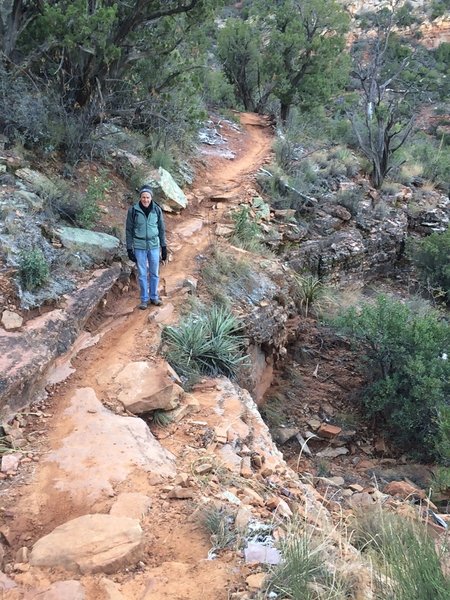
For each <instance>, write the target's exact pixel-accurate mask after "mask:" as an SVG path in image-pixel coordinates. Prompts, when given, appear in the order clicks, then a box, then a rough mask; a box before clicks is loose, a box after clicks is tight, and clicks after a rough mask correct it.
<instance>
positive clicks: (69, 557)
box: [0, 115, 279, 600]
mask: <svg viewBox="0 0 450 600" xmlns="http://www.w3.org/2000/svg"><path fill="white" fill-rule="evenodd" d="M241 123H242V126H243V128H242V129H241V130H240V131H239V130H238V129H237V128H232V127H230V128H229V129H228V131H226V135H227V138H228V147H229V148H231V149H232V151H233V153H234V154H235V158H234V159H233V160H229V158H222V157H220V156H218V155H217V154H216V155H215V154H214V153H213V152H209V153H208V154H207V155H205V157H204V165H205V167H204V172H203V174H202V175H201V176H200V177H199V178H198V179H197V181H198V182H199V183H198V186H197V187H194V188H193V189H192V190H191V193H190V198H191V204H190V208H189V209H188V210H187V211H185V212H184V213H183V214H181V215H179V216H170V217H169V218H168V219H167V229H168V231H169V248H170V251H171V254H172V256H171V261H170V262H169V263H168V264H167V265H165V266H164V267H163V268H162V273H161V283H162V285H163V294H162V296H163V299H164V305H163V306H162V307H160V308H155V307H153V308H152V309H150V310H149V311H145V312H144V311H138V310H136V309H135V307H136V303H137V293H136V290H135V289H134V290H129V291H128V293H125V294H123V295H121V296H119V297H115V298H111V299H110V300H109V301H108V300H106V304H105V306H104V307H103V310H104V314H107V315H109V319H108V320H106V321H104V324H103V325H102V324H101V320H100V319H99V322H100V325H99V326H98V327H96V328H95V331H93V332H92V333H91V334H88V333H84V334H83V335H82V336H81V338H82V339H81V340H79V342H78V347H80V346H81V347H83V345H87V346H90V347H88V348H85V349H83V350H82V351H80V352H79V353H78V355H76V356H73V352H72V356H70V355H67V356H65V357H63V358H62V359H60V360H59V361H58V363H57V364H56V366H55V369H54V370H53V373H52V374H51V376H50V377H49V385H48V387H47V389H48V391H49V396H48V397H47V398H46V399H45V400H44V401H42V402H40V403H39V404H37V405H32V407H31V408H30V409H29V412H28V413H27V412H24V413H21V416H20V419H18V418H16V420H15V421H14V424H13V427H17V429H19V428H20V430H21V434H20V435H21V436H23V439H24V442H25V441H26V443H24V444H23V445H22V446H21V448H20V452H18V453H16V454H14V455H13V457H12V458H11V464H10V465H9V467H8V468H9V470H8V469H3V473H2V477H3V481H2V482H0V485H1V489H0V517H1V527H0V532H1V535H2V540H1V541H2V545H1V549H2V553H3V554H4V562H3V564H4V571H5V574H0V590H1V591H0V596H1V597H2V598H5V600H6V599H7V600H11V599H13V600H21V599H30V600H31V599H38V598H39V599H48V600H50V599H56V598H58V600H63V599H64V600H75V599H77V600H82V599H85V600H102V599H109V600H120V599H122V598H123V599H130V600H132V599H138V600H145V599H147V598H152V600H159V599H161V600H162V599H174V600H175V599H180V600H181V599H186V600H188V599H191V600H197V599H199V598H202V599H203V600H208V599H211V600H213V599H214V600H220V599H221V598H223V599H225V598H228V597H229V593H230V590H236V589H239V586H240V584H241V582H242V581H243V577H244V575H245V572H244V571H242V570H241V569H239V568H238V565H237V558H236V555H235V554H234V553H230V554H229V555H227V554H226V553H225V554H223V555H222V556H221V558H220V560H207V558H208V552H209V551H210V549H211V546H212V544H211V540H210V536H209V534H208V532H207V531H206V530H205V528H204V527H202V526H201V524H200V521H199V518H197V517H196V516H195V513H196V511H197V512H198V506H199V504H201V502H202V501H205V497H206V496H209V497H213V496H214V495H215V496H217V497H219V495H220V493H221V485H222V482H221V481H220V480H219V477H218V475H217V474H216V464H215V463H214V462H213V459H211V457H209V454H208V451H207V450H206V448H208V447H209V448H210V449H211V440H210V439H209V440H208V435H209V436H210V438H211V432H213V433H212V437H213V438H214V431H215V435H216V438H217V439H219V437H220V436H219V433H220V432H219V433H218V431H217V429H218V428H220V427H222V428H223V430H224V432H225V433H224V434H223V435H225V438H226V436H227V428H229V426H230V423H231V420H232V421H233V429H234V430H235V431H239V427H240V428H241V429H245V428H247V429H248V428H249V427H251V419H252V416H251V415H250V413H251V412H252V410H253V409H252V406H251V403H252V401H251V400H250V399H249V397H248V398H247V396H246V397H245V398H244V399H242V398H239V397H238V396H239V391H236V390H235V389H234V388H233V386H231V384H229V383H228V382H227V381H226V380H217V381H212V382H207V383H206V384H204V385H203V386H201V385H200V386H198V389H196V390H194V392H193V395H190V396H189V397H188V396H186V398H185V399H184V402H182V404H181V407H179V410H180V409H181V410H180V415H179V420H178V421H176V420H175V421H174V422H173V423H172V424H171V425H170V426H169V427H167V428H164V429H163V428H161V429H158V428H155V427H154V426H152V431H153V433H154V434H155V435H153V434H152V433H151V432H150V430H149V428H148V426H147V424H146V423H145V422H144V421H143V420H142V419H139V418H136V417H134V416H133V415H132V413H131V412H128V411H127V410H125V409H124V408H123V406H124V405H125V406H126V405H127V404H126V400H127V398H128V397H129V395H130V390H131V389H132V388H133V386H134V385H137V384H138V382H139V379H140V378H141V377H144V380H145V374H142V372H141V371H140V370H139V369H141V370H142V369H144V370H145V369H152V368H154V369H160V370H161V369H164V368H166V367H165V366H164V365H162V361H161V359H160V358H158V356H157V349H158V347H159V342H160V332H161V324H166V323H170V322H172V321H174V320H176V318H177V314H178V313H179V310H180V309H181V308H182V307H183V305H184V304H185V301H186V292H187V289H186V287H183V286H184V283H185V282H186V280H187V279H189V277H191V278H192V277H195V271H196V268H197V263H196V257H198V256H199V255H200V254H201V253H202V251H203V250H204V249H205V248H206V247H207V246H208V245H209V244H210V243H211V241H212V239H213V238H214V228H215V227H216V225H217V223H220V220H221V218H222V215H223V213H224V211H225V207H229V205H230V202H233V200H234V199H235V200H236V201H238V200H244V199H245V198H246V197H248V196H250V195H251V194H254V190H253V180H254V174H255V173H256V172H257V170H258V168H259V167H260V166H261V164H263V163H264V162H265V161H266V160H267V158H268V155H269V152H270V145H271V133H270V129H269V128H268V123H267V122H266V121H265V120H264V119H262V118H259V117H257V116H254V115H243V116H242V120H241ZM195 199H197V203H195ZM215 199H217V201H216V200H215ZM223 199H226V201H225V202H223V201H222V200H223ZM94 321H95V320H94ZM94 321H93V322H92V323H91V328H93V327H94V326H95V325H96V323H95V322H94ZM95 342H96V343H95ZM70 371H72V374H71V375H70V377H69V378H68V379H66V380H65V381H63V382H60V383H55V382H58V381H59V380H60V379H61V378H62V377H63V376H64V374H65V375H66V374H67V373H69V372H70ZM155 372H156V371H155ZM159 372H160V371H159ZM61 374H63V375H61ZM171 376H172V378H173V377H174V374H173V373H172V374H171ZM150 380H151V377H150V378H149V381H150ZM172 383H173V382H172ZM171 385H172V384H171ZM173 388H174V389H175V388H177V390H179V388H178V386H176V384H173ZM178 393H180V392H178ZM120 399H121V400H122V402H120ZM219 406H220V409H219ZM244 412H246V417H245V419H243V420H241V418H240V417H242V416H243V413H244ZM181 413H182V414H181ZM182 416H183V417H184V418H183V419H181V417H182ZM258 416H259V415H258ZM227 418H228V421H227ZM255 419H256V421H257V422H256V425H255V427H260V428H262V429H263V427H262V425H261V423H262V422H261V423H260V422H259V421H258V419H257V418H256V417H255ZM244 421H246V422H244ZM247 433H248V432H247ZM262 435H263V436H264V435H265V432H264V431H263V433H262ZM223 441H225V440H222V442H223ZM213 446H214V447H213V450H214V449H215V448H216V446H217V443H216V444H215V445H214V444H213ZM213 454H214V453H213ZM273 455H274V457H276V460H278V459H279V457H278V454H277V451H276V449H275V448H273ZM234 456H235V455H234ZM233 459H234V457H233V456H232V455H231V453H230V460H231V461H232V460H233ZM239 460H241V459H239ZM274 460H275V459H274ZM14 461H15V462H14ZM266 465H267V467H268V468H270V461H267V462H266ZM242 469H243V466H242V465H239V468H238V469H237V475H236V477H241V473H240V471H241V470H242ZM208 475H209V476H208ZM230 477H231V476H230ZM231 484H232V482H227V485H228V486H230V485H231ZM248 488H249V489H248V490H247V492H246V494H247V495H248V496H249V499H248V502H249V503H251V502H253V503H258V502H260V498H258V494H257V492H256V491H255V490H254V488H255V485H251V484H250V483H249V485H248ZM235 491H236V490H235ZM252 494H253V497H252Z"/></svg>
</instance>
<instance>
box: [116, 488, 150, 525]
mask: <svg viewBox="0 0 450 600" xmlns="http://www.w3.org/2000/svg"><path fill="white" fill-rule="evenodd" d="M151 505H152V500H151V498H149V497H148V496H146V495H145V494H140V493H139V492H124V493H123V494H119V496H118V497H117V500H116V501H115V503H114V504H113V505H112V507H111V510H110V511H109V514H110V515H113V516H114V517H129V518H130V519H138V520H140V519H142V517H143V516H144V515H146V514H147V513H148V511H149V510H150V507H151Z"/></svg>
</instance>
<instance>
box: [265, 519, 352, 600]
mask: <svg viewBox="0 0 450 600" xmlns="http://www.w3.org/2000/svg"><path fill="white" fill-rule="evenodd" d="M331 544H332V542H331V540H326V539H321V538H320V537H319V536H318V535H316V533H315V532H314V530H313V529H311V530H308V529H307V528H306V527H299V526H298V525H297V524H295V523H294V525H293V526H292V527H291V530H290V531H288V532H287V534H286V536H285V537H284V538H283V541H282V543H281V545H280V552H281V555H282V557H283V561H282V562H281V563H280V564H279V565H278V566H277V567H275V568H274V569H273V571H272V575H271V577H270V581H269V585H268V590H270V591H272V592H275V593H276V594H278V595H279V596H278V595H277V598H278V597H280V598H283V599H284V598H286V599H288V598H289V599H291V600H341V599H343V598H348V597H350V596H349V595H348V592H349V589H348V586H347V585H346V583H345V582H344V580H343V578H341V577H339V575H337V574H336V572H333V573H332V572H331V571H330V570H329V568H328V567H327V565H328V564H329V562H330V559H329V546H330V545H331Z"/></svg>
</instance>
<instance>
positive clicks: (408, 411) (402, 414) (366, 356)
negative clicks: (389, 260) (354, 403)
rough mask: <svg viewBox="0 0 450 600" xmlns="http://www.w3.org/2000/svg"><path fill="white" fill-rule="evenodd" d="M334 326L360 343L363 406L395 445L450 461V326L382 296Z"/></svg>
mask: <svg viewBox="0 0 450 600" xmlns="http://www.w3.org/2000/svg"><path fill="white" fill-rule="evenodd" d="M334 324H335V326H336V327H337V328H338V329H340V330H341V331H344V332H346V333H348V334H349V335H350V336H352V338H353V339H354V340H355V341H356V342H357V345H358V346H359V347H360V350H361V352H362V360H363V361H364V363H365V365H366V367H367V377H368V385H367V388H366V389H365V390H364V391H363V394H362V405H363V408H364V410H365V413H366V414H367V416H369V417H374V418H376V419H377V421H378V423H380V424H381V423H383V429H384V431H385V433H386V435H387V436H388V437H389V438H390V439H391V442H392V443H393V444H394V445H396V446H397V447H398V448H399V449H400V450H402V451H406V452H409V453H410V454H412V455H414V456H417V457H419V458H422V459H426V460H429V459H438V460H440V461H443V462H447V461H449V460H450V454H447V452H446V450H445V449H446V448H447V447H448V442H449V440H448V439H446V437H447V435H448V431H447V430H446V429H445V427H443V424H442V422H441V418H440V415H441V412H442V411H443V410H445V409H446V408H448V406H449V404H448V402H449V397H450V361H448V360H446V353H447V352H448V349H449V347H450V335H449V325H448V323H447V322H446V321H445V320H443V319H441V318H440V315H439V314H437V313H435V312H433V311H431V310H430V311H429V312H428V313H426V314H420V313H419V314H416V313H415V312H413V311H412V310H411V309H410V308H409V307H408V306H406V305H404V304H402V303H401V302H399V301H396V300H393V299H389V298H387V297H385V296H379V297H378V298H377V300H376V302H375V303H374V304H365V305H363V306H362V307H360V308H358V309H357V308H354V307H353V308H351V309H349V310H347V311H346V312H344V313H343V314H342V315H341V316H340V317H338V318H337V319H335V321H334Z"/></svg>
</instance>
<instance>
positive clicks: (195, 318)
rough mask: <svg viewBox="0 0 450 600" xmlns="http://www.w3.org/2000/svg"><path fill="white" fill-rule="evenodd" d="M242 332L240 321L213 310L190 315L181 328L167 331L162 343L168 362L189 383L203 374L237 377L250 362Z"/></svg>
mask: <svg viewBox="0 0 450 600" xmlns="http://www.w3.org/2000/svg"><path fill="white" fill-rule="evenodd" d="M240 332H241V326H240V324H239V322H238V320H237V319H236V317H234V316H233V315H232V314H231V313H230V312H229V311H228V310H227V309H225V308H218V307H217V306H212V308H211V309H210V310H209V311H203V312H194V313H192V314H190V315H188V316H187V317H186V319H185V320H184V321H183V322H182V323H181V324H180V325H179V326H178V327H171V326H167V327H165V328H164V330H163V332H162V339H163V341H164V343H165V345H166V352H165V354H166V357H167V359H168V361H169V362H170V364H171V365H172V366H173V368H174V369H175V370H176V371H177V372H178V373H179V374H180V375H182V376H184V377H185V378H187V379H188V380H190V379H191V378H195V376H198V375H202V374H203V375H213V376H215V375H219V374H222V375H225V376H227V377H234V376H235V375H236V374H237V370H238V368H239V367H240V366H241V365H242V364H243V362H244V361H245V359H246V357H245V356H243V342H244V340H243V338H242V336H241V335H240Z"/></svg>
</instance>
